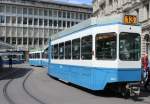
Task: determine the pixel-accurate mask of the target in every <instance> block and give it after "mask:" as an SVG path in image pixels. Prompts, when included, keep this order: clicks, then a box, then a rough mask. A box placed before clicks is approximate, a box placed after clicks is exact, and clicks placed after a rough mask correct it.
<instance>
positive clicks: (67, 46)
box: [65, 41, 71, 59]
mask: <svg viewBox="0 0 150 104" xmlns="http://www.w3.org/2000/svg"><path fill="white" fill-rule="evenodd" d="M65 59H71V41H67V42H65Z"/></svg>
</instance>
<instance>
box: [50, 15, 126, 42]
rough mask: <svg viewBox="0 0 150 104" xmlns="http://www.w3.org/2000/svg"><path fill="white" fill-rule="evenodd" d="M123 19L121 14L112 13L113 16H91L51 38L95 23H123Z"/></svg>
mask: <svg viewBox="0 0 150 104" xmlns="http://www.w3.org/2000/svg"><path fill="white" fill-rule="evenodd" d="M123 19H124V15H123V14H119V15H114V16H106V17H103V18H96V17H92V18H90V19H87V20H85V21H83V22H81V23H79V24H77V25H74V26H72V27H70V28H67V29H65V30H63V31H61V32H58V33H56V34H54V35H53V36H52V38H51V39H52V40H56V39H58V38H60V37H63V36H66V35H69V34H71V33H74V32H77V31H79V30H82V29H86V28H88V27H91V26H95V25H111V24H124V20H123Z"/></svg>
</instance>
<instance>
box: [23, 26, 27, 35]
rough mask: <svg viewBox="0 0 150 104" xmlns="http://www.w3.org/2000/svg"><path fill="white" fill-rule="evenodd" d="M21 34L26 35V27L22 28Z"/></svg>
mask: <svg viewBox="0 0 150 104" xmlns="http://www.w3.org/2000/svg"><path fill="white" fill-rule="evenodd" d="M23 36H27V28H26V27H24V28H23Z"/></svg>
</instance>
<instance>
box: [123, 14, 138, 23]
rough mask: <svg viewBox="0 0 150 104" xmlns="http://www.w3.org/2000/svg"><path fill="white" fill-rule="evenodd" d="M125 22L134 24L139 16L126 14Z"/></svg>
mask: <svg viewBox="0 0 150 104" xmlns="http://www.w3.org/2000/svg"><path fill="white" fill-rule="evenodd" d="M124 23H125V24H130V25H134V24H136V23H137V17H136V16H132V15H125V16H124Z"/></svg>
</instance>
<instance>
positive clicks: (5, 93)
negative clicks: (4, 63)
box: [3, 69, 46, 104]
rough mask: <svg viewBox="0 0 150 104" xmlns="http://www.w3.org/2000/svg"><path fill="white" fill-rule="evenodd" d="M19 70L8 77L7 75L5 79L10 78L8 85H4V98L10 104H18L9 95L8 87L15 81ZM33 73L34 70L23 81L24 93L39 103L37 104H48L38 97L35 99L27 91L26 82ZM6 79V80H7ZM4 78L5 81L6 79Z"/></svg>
mask: <svg viewBox="0 0 150 104" xmlns="http://www.w3.org/2000/svg"><path fill="white" fill-rule="evenodd" d="M18 71H19V70H16V71H14V72H12V73H10V74H8V75H6V76H5V77H8V76H9V77H10V79H9V80H8V81H7V82H6V84H5V85H4V87H3V96H4V97H5V99H6V100H7V101H8V103H9V104H16V103H15V101H14V100H13V99H12V98H11V96H10V95H9V92H8V87H9V85H10V84H11V83H12V82H13V81H14V78H13V74H15V73H16V74H17V72H18ZM32 72H33V69H32V70H30V71H29V72H28V74H27V75H26V77H25V78H24V79H23V82H22V87H23V90H24V92H25V93H26V94H27V95H28V96H29V97H30V98H31V99H33V100H35V101H36V102H37V104H46V103H44V102H43V101H41V100H40V99H38V98H37V97H35V96H34V95H33V94H31V93H30V92H29V91H28V90H27V88H26V86H25V83H26V81H27V80H28V79H29V77H30V75H31V74H32ZM5 77H4V78H5ZM4 78H3V79H4Z"/></svg>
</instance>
